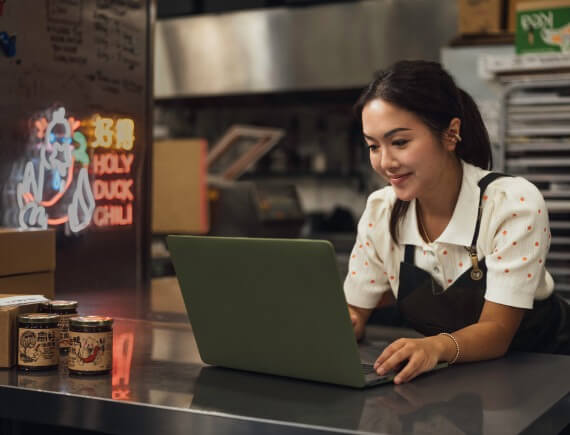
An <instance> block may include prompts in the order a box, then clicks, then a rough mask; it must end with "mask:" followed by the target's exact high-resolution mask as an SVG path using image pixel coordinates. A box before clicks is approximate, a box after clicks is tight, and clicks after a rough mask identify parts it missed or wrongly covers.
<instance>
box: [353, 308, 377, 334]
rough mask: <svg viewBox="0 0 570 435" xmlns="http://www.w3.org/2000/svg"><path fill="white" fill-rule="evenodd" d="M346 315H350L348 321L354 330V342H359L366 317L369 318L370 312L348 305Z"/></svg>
mask: <svg viewBox="0 0 570 435" xmlns="http://www.w3.org/2000/svg"><path fill="white" fill-rule="evenodd" d="M348 313H349V314H350V321H351V322H352V329H354V335H355V336H356V340H361V339H362V337H363V336H364V328H365V326H366V321H367V320H368V317H370V314H371V313H372V310H371V309H368V308H360V307H355V306H353V305H349V306H348Z"/></svg>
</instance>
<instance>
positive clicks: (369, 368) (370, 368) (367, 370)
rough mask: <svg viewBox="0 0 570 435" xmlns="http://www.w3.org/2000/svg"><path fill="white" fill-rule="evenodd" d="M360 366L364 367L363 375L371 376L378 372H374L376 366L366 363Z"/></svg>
mask: <svg viewBox="0 0 570 435" xmlns="http://www.w3.org/2000/svg"><path fill="white" fill-rule="evenodd" d="M360 365H361V366H362V373H363V374H365V375H369V374H370V373H376V371H375V370H374V365H372V364H366V363H360Z"/></svg>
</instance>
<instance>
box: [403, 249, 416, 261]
mask: <svg viewBox="0 0 570 435" xmlns="http://www.w3.org/2000/svg"><path fill="white" fill-rule="evenodd" d="M415 250H416V247H415V246H414V245H406V250H405V251H404V263H408V264H414V252H415Z"/></svg>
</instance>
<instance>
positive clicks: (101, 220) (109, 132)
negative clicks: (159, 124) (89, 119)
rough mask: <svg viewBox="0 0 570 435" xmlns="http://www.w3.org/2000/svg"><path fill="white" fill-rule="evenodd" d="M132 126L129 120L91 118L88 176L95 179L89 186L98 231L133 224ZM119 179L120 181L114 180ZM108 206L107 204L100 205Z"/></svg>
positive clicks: (133, 136)
mask: <svg viewBox="0 0 570 435" xmlns="http://www.w3.org/2000/svg"><path fill="white" fill-rule="evenodd" d="M134 129H135V123H134V121H133V120H132V119H128V118H119V119H117V120H116V121H115V120H113V119H112V118H102V117H101V116H99V115H95V117H94V118H93V134H94V140H93V141H92V142H91V143H90V144H89V147H90V148H93V159H92V164H91V168H92V172H93V173H94V174H95V176H97V177H99V178H98V179H96V180H95V182H94V183H93V190H94V194H95V200H96V201H97V207H96V209H95V213H94V215H93V223H94V224H95V225H96V226H98V227H107V226H124V225H131V224H132V223H133V201H134V200H135V196H134V194H133V191H132V189H133V183H134V180H133V179H132V178H130V175H131V173H132V168H133V162H134V159H135V155H134V154H133V153H132V149H133V147H134V141H135V135H134ZM116 175H122V176H123V177H122V178H115V177H114V176H116ZM104 202H109V203H104Z"/></svg>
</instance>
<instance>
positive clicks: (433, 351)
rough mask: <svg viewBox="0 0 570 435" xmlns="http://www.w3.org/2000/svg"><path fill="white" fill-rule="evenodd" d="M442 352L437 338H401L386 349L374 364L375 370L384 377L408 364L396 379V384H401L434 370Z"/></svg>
mask: <svg viewBox="0 0 570 435" xmlns="http://www.w3.org/2000/svg"><path fill="white" fill-rule="evenodd" d="M442 352H443V349H442V346H441V342H439V341H438V340H437V338H436V337H425V338H400V339H398V340H396V341H394V342H393V343H391V344H390V345H389V346H388V347H386V349H384V351H383V352H382V353H381V354H380V356H379V357H378V359H377V360H376V362H375V363H374V369H375V370H376V372H377V373H378V374H379V375H380V376H383V375H385V374H386V373H388V372H390V371H392V370H398V367H400V366H401V365H402V364H403V363H406V364H405V365H404V366H403V367H402V369H401V370H399V371H398V374H397V375H396V377H395V378H394V383H395V384H401V383H404V382H408V381H411V380H412V379H414V378H415V377H416V376H418V375H419V374H421V373H423V372H426V371H428V370H431V369H432V368H434V367H435V366H436V365H437V363H438V362H439V360H440V358H441V355H442Z"/></svg>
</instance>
